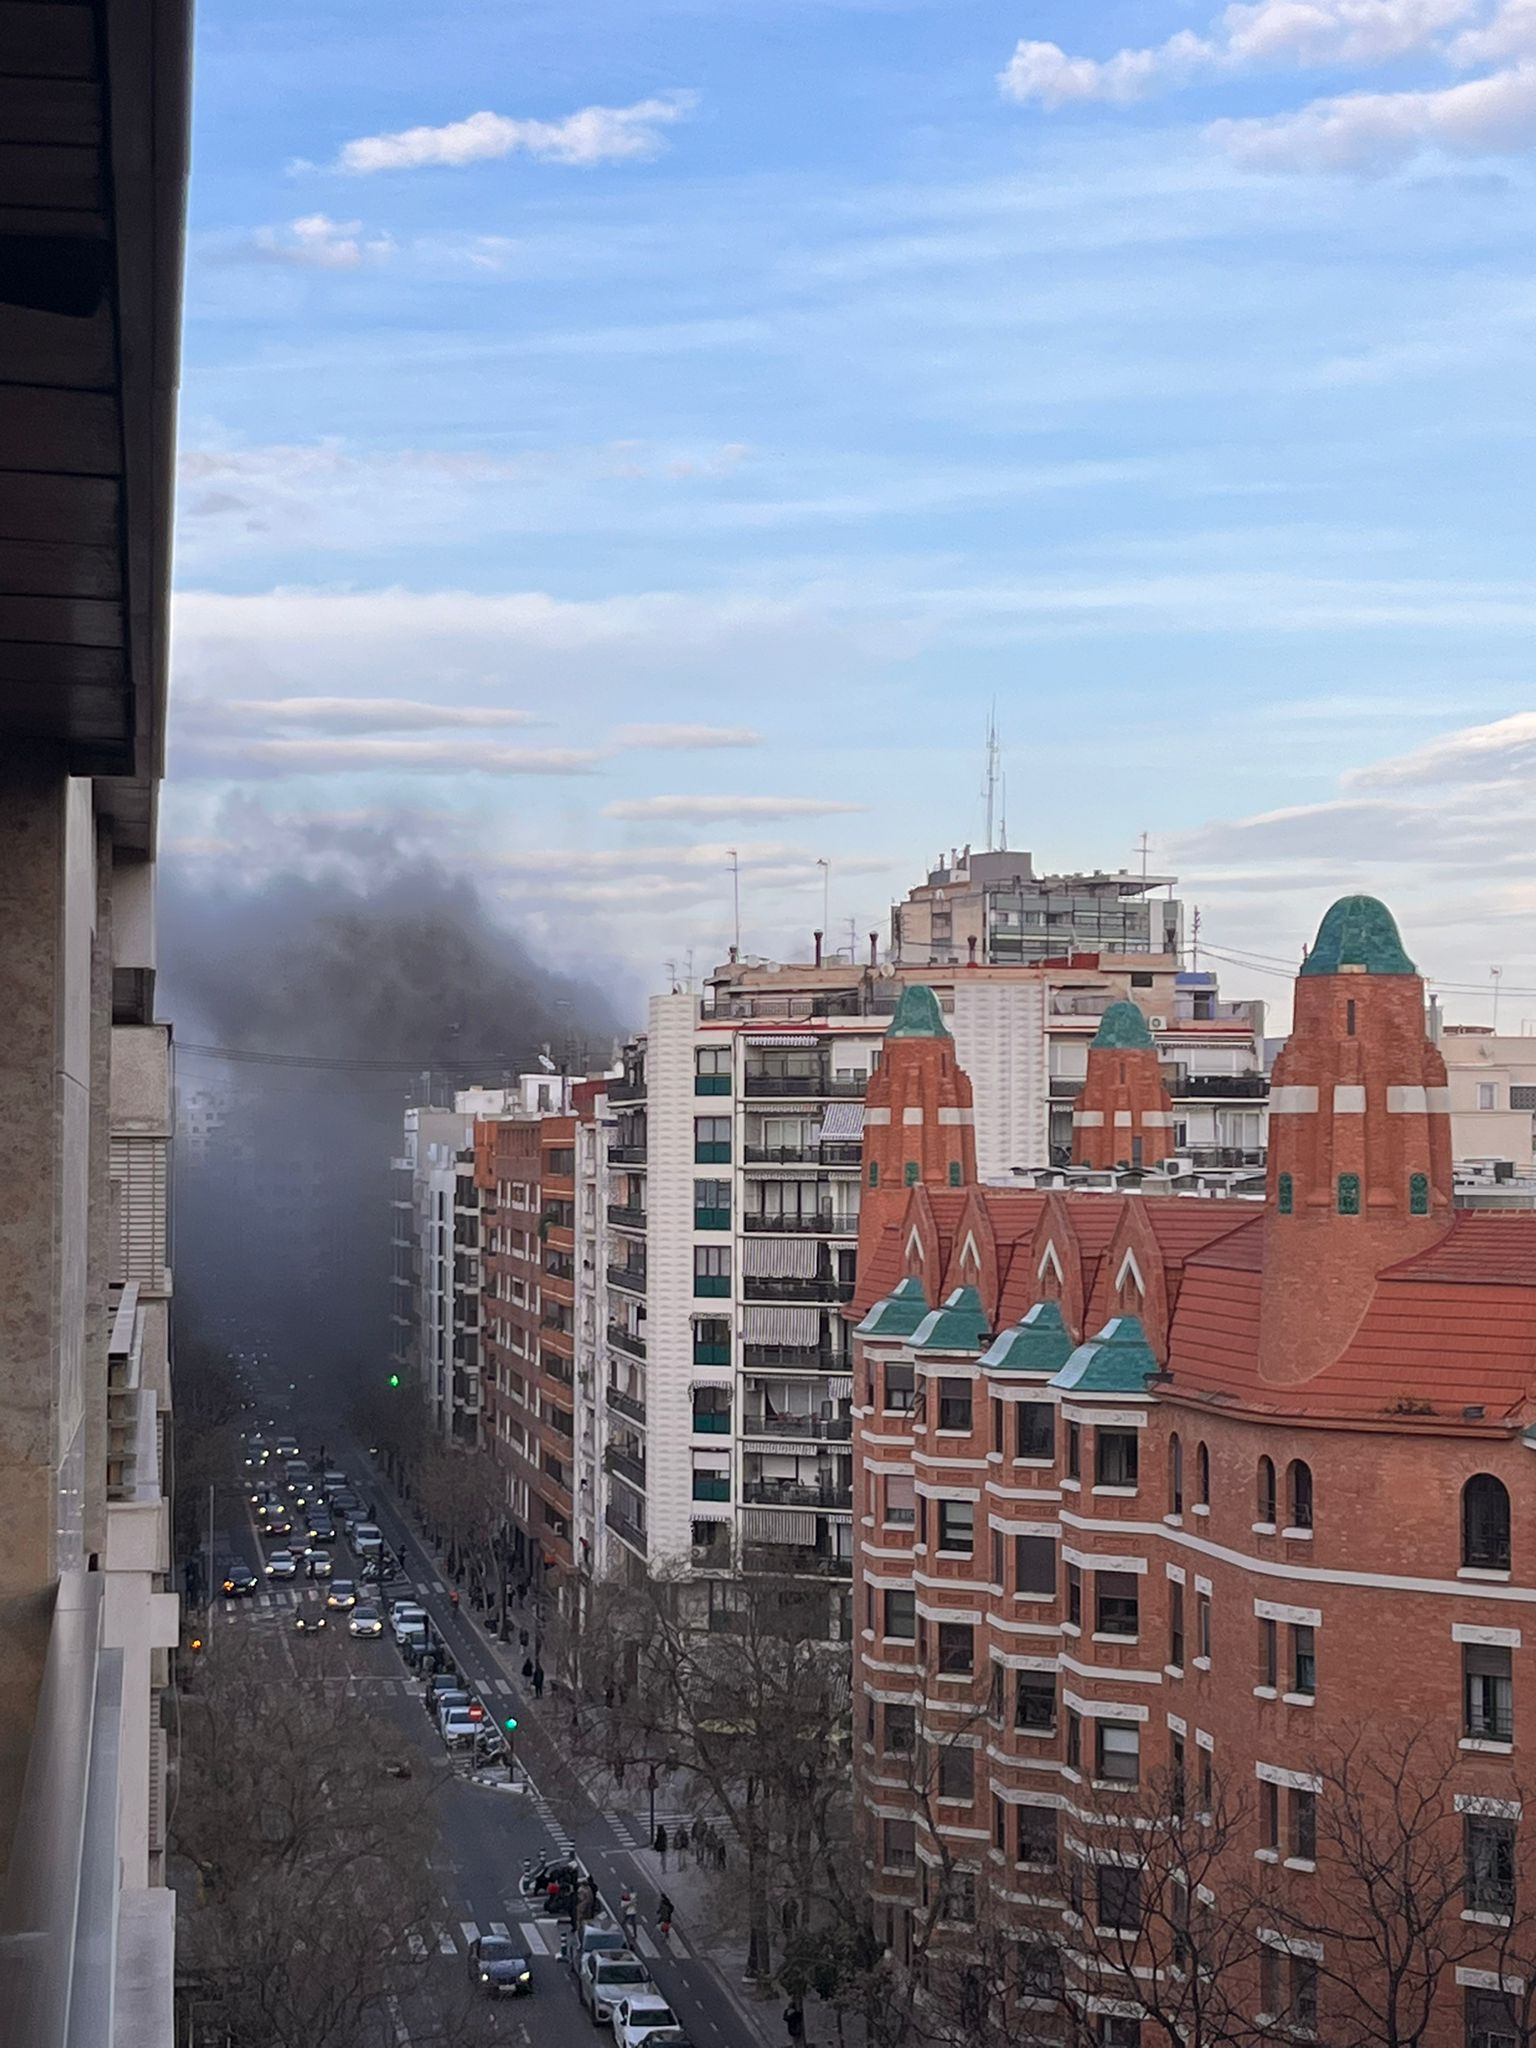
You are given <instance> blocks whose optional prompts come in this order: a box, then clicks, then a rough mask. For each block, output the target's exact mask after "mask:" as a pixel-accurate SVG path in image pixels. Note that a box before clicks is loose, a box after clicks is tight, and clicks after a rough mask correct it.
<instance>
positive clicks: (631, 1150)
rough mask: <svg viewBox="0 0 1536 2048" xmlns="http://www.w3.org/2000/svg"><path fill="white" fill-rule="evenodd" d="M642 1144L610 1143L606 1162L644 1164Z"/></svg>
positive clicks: (624, 1164) (628, 1164) (621, 1164)
mask: <svg viewBox="0 0 1536 2048" xmlns="http://www.w3.org/2000/svg"><path fill="white" fill-rule="evenodd" d="M645 1151H646V1148H645V1147H644V1145H610V1146H609V1147H608V1164H609V1165H610V1166H644V1164H645Z"/></svg>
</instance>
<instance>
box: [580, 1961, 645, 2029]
mask: <svg viewBox="0 0 1536 2048" xmlns="http://www.w3.org/2000/svg"><path fill="white" fill-rule="evenodd" d="M576 1989H577V1991H578V1993H579V1994H580V1997H581V2002H582V2004H583V2005H584V2006H585V2007H586V2008H587V2012H588V2014H589V2015H590V2017H591V2021H592V2024H593V2026H594V2027H605V2026H607V2025H608V2023H609V2021H610V2020H611V2019H612V2018H613V2008H614V2007H615V2005H617V2004H618V2002H619V2001H620V1999H623V1998H633V1997H635V1996H636V1995H637V1994H638V1993H640V1992H642V1991H647V1992H654V1991H655V1990H656V1986H655V1985H654V1984H653V1983H652V1982H651V1979H650V1975H649V1973H648V1971H647V1970H646V1967H645V1965H644V1963H642V1962H641V1960H640V1958H639V1957H638V1956H633V1955H627V1954H626V1955H604V1954H602V1953H601V1952H599V1953H598V1954H596V1955H590V1956H588V1957H587V1959H586V1961H585V1962H584V1963H583V1964H582V1966H581V1970H580V1972H579V1974H578V1975H577V1978H576Z"/></svg>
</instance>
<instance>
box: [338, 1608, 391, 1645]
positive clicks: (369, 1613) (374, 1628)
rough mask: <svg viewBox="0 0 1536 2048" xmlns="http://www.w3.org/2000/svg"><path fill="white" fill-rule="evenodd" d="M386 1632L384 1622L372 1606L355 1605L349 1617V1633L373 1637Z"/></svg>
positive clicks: (350, 1634)
mask: <svg viewBox="0 0 1536 2048" xmlns="http://www.w3.org/2000/svg"><path fill="white" fill-rule="evenodd" d="M383 1633H384V1624H383V1622H382V1621H380V1619H379V1617H378V1614H377V1612H376V1611H375V1609H373V1608H372V1607H354V1608H353V1610H352V1612H351V1614H350V1615H349V1616H348V1618H347V1634H348V1635H349V1636H363V1637H367V1638H372V1637H374V1636H381V1635H383Z"/></svg>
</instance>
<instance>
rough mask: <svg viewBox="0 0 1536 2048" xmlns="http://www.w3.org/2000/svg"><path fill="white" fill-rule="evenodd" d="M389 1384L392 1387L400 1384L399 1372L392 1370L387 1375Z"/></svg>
mask: <svg viewBox="0 0 1536 2048" xmlns="http://www.w3.org/2000/svg"><path fill="white" fill-rule="evenodd" d="M389 1384H390V1385H391V1386H392V1387H398V1386H399V1384H400V1375H399V1373H397V1372H392V1373H391V1374H390V1376H389Z"/></svg>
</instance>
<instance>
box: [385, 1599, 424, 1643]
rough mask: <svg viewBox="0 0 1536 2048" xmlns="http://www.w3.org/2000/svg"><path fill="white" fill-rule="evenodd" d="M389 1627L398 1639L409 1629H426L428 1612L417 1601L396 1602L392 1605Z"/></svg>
mask: <svg viewBox="0 0 1536 2048" xmlns="http://www.w3.org/2000/svg"><path fill="white" fill-rule="evenodd" d="M389 1625H390V1627H391V1628H392V1629H393V1630H394V1633H395V1635H396V1637H397V1638H398V1637H399V1636H400V1634H401V1633H402V1631H403V1630H405V1629H407V1628H425V1627H426V1625H427V1610H426V1609H425V1607H423V1606H422V1605H421V1604H420V1603H419V1602H418V1601H415V1600H395V1601H392V1602H391V1604H390V1609H389Z"/></svg>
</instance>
